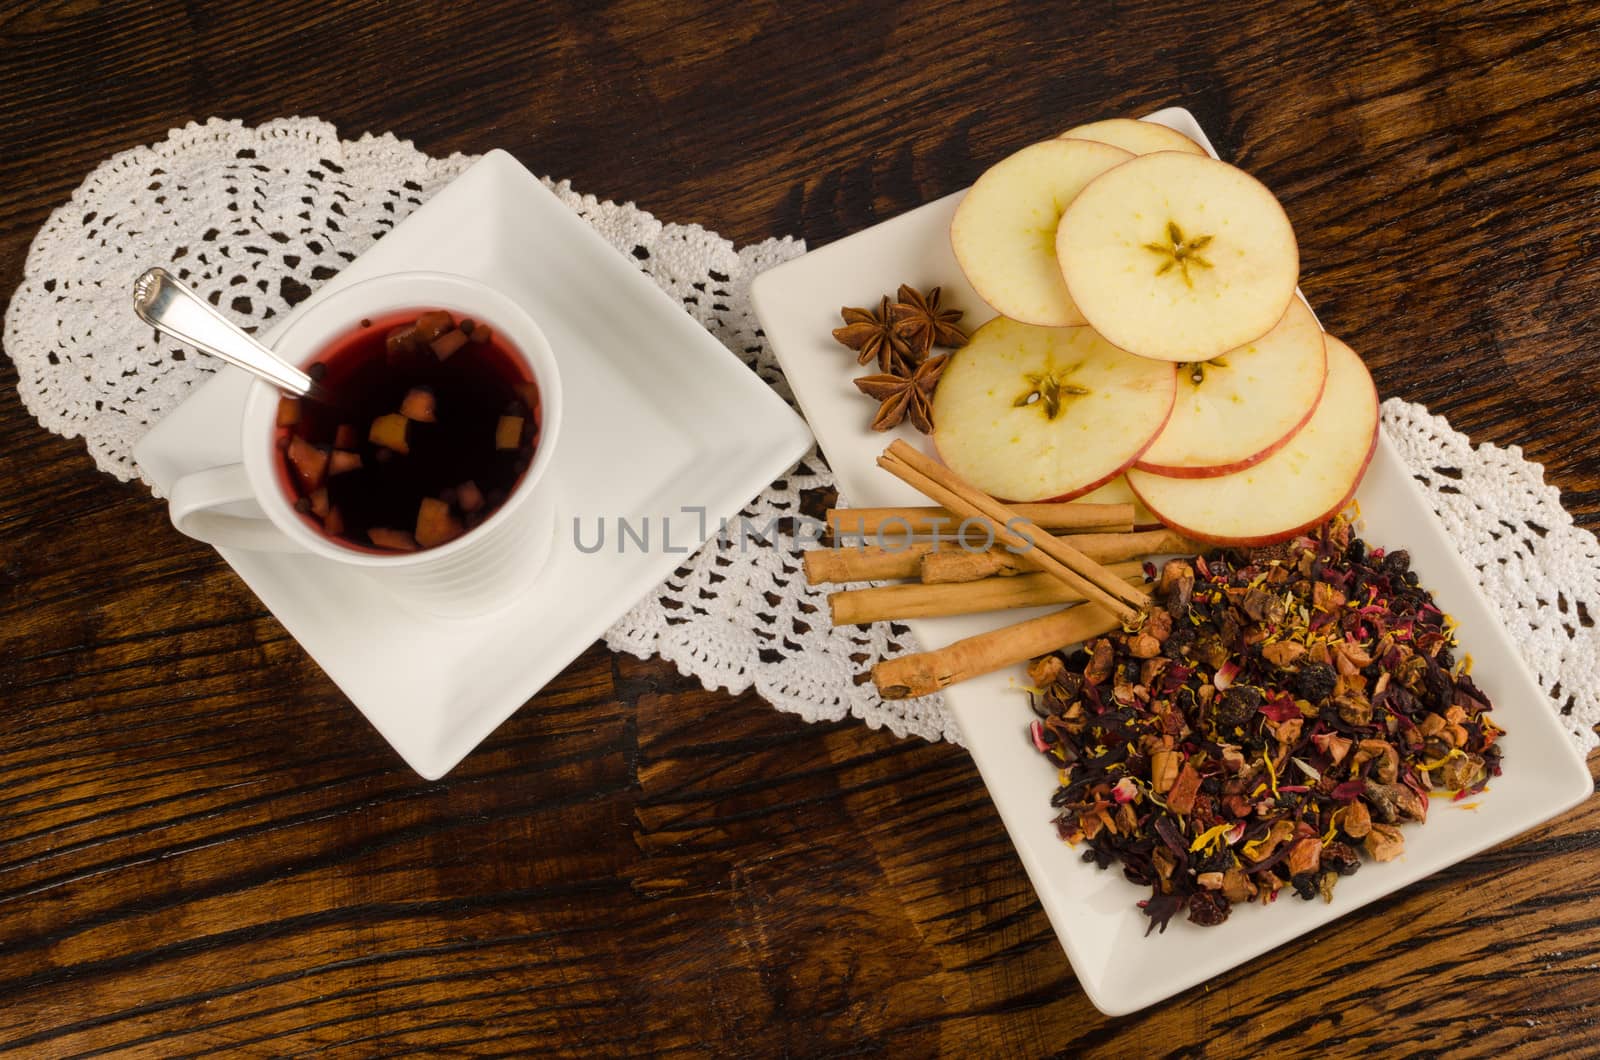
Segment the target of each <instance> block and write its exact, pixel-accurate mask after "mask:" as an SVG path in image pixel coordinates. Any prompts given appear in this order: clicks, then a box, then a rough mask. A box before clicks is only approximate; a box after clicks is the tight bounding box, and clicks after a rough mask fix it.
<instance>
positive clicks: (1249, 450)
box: [1134, 298, 1328, 478]
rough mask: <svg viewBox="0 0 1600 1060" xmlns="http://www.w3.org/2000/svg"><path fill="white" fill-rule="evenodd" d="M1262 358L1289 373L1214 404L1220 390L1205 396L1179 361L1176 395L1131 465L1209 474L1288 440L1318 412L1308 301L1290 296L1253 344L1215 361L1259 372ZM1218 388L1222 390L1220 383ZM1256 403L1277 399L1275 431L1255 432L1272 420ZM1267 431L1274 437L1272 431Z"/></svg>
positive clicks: (1319, 368) (1321, 373) (1321, 372)
mask: <svg viewBox="0 0 1600 1060" xmlns="http://www.w3.org/2000/svg"><path fill="white" fill-rule="evenodd" d="M1269 359H1270V363H1267V364H1265V365H1264V368H1265V370H1266V371H1271V370H1272V369H1274V368H1280V369H1281V368H1287V369H1288V371H1287V372H1286V373H1285V372H1281V371H1280V373H1279V374H1278V378H1277V379H1269V380H1268V381H1267V383H1265V384H1262V385H1261V389H1260V392H1259V394H1257V395H1255V396H1256V397H1257V398H1258V399H1259V401H1246V402H1244V403H1242V404H1238V405H1233V406H1224V407H1221V408H1218V407H1217V406H1216V405H1215V404H1214V401H1215V400H1216V398H1217V397H1219V396H1221V395H1217V394H1212V395H1205V394H1204V393H1203V391H1202V387H1204V386H1205V385H1206V384H1205V383H1202V384H1200V386H1196V385H1195V384H1194V383H1193V382H1191V381H1190V378H1189V374H1190V372H1191V366H1189V365H1180V366H1179V368H1178V400H1177V403H1176V404H1175V405H1174V406H1173V409H1172V418H1171V419H1170V420H1168V421H1167V425H1166V427H1165V428H1163V429H1162V432H1161V434H1160V435H1158V436H1157V437H1156V440H1155V441H1154V442H1151V443H1150V448H1149V449H1146V450H1145V451H1144V454H1143V455H1142V456H1140V457H1139V460H1138V462H1137V463H1136V464H1134V467H1136V468H1138V469H1139V470H1140V471H1148V472H1150V473H1151V474H1153V475H1166V476H1168V477H1170V478H1216V477H1217V476H1220V475H1231V474H1232V473H1234V472H1235V471H1243V470H1244V469H1245V468H1247V467H1252V466H1254V465H1256V464H1259V463H1261V461H1263V460H1265V459H1266V458H1267V457H1269V456H1271V455H1272V454H1273V453H1276V452H1277V451H1278V450H1279V449H1282V448H1283V447H1284V446H1285V445H1288V444H1289V441H1290V440H1291V439H1292V438H1293V437H1294V436H1295V434H1296V433H1297V432H1298V431H1299V430H1300V429H1301V428H1302V427H1304V426H1305V425H1306V424H1307V423H1309V422H1310V420H1311V416H1312V414H1313V413H1315V412H1316V411H1317V403H1318V402H1319V401H1321V400H1322V391H1323V388H1324V387H1325V386H1326V384H1327V380H1328V353H1327V344H1326V341H1325V337H1324V335H1323V332H1322V326H1321V325H1320V324H1318V323H1317V318H1316V315H1315V314H1314V313H1312V312H1311V309H1310V307H1309V306H1307V305H1306V304H1305V302H1303V301H1301V300H1300V299H1299V298H1295V299H1293V300H1292V301H1290V303H1289V308H1288V310H1286V311H1285V312H1284V314H1283V319H1282V320H1280V321H1279V322H1278V324H1277V326H1276V327H1274V328H1273V329H1272V330H1271V331H1269V332H1267V333H1266V334H1265V335H1263V336H1261V338H1259V339H1257V340H1256V341H1255V342H1251V343H1246V344H1245V345H1244V346H1242V347H1240V348H1239V349H1237V350H1229V351H1228V352H1227V353H1225V354H1223V355H1222V356H1220V357H1218V358H1215V361H1216V362H1224V363H1225V365H1226V366H1225V367H1223V368H1222V369H1221V371H1223V372H1227V373H1232V372H1235V371H1259V370H1261V368H1260V367H1257V362H1261V361H1269ZM1204 363H1205V364H1210V363H1212V362H1204ZM1204 370H1205V369H1204V368H1202V371H1204ZM1285 379H1286V380H1287V381H1288V384H1289V385H1284V380H1285ZM1223 393H1226V384H1224V388H1223ZM1235 400H1237V398H1235ZM1261 401H1265V402H1271V403H1274V404H1278V403H1282V405H1283V406H1284V408H1285V415H1284V416H1283V418H1282V419H1280V420H1279V423H1280V425H1281V429H1279V430H1277V431H1275V432H1273V431H1269V432H1267V433H1266V434H1263V433H1262V431H1261V427H1262V426H1264V425H1265V426H1270V424H1271V423H1272V420H1271V418H1270V417H1269V416H1267V415H1265V410H1263V408H1262V407H1261V405H1260V402H1261ZM1232 409H1237V410H1238V412H1237V414H1236V415H1237V416H1238V417H1243V418H1242V420H1241V419H1237V418H1230V417H1229V416H1228V412H1229V411H1231V410H1232ZM1208 421H1209V422H1208ZM1274 433H1275V434H1276V437H1273V436H1272V435H1273V434H1274ZM1186 450H1187V451H1188V453H1189V454H1191V455H1190V458H1189V459H1187V460H1185V459H1183V457H1184V455H1185V451H1186Z"/></svg>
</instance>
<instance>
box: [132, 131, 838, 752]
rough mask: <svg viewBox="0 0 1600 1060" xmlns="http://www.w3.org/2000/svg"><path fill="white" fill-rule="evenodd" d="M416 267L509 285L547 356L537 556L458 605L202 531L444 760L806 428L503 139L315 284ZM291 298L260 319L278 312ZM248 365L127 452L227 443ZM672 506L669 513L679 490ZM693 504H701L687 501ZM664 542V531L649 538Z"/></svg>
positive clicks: (783, 455)
mask: <svg viewBox="0 0 1600 1060" xmlns="http://www.w3.org/2000/svg"><path fill="white" fill-rule="evenodd" d="M412 269H432V270H436V271H441V272H454V273H458V274H460V275H463V276H470V277H472V278H474V279H478V280H481V281H483V282H484V283H487V284H489V285H490V286H492V287H496V288H498V289H499V290H501V291H502V292H504V293H505V294H507V295H509V296H510V297H511V298H513V299H515V300H517V301H518V302H519V303H521V304H522V305H523V306H524V307H525V308H526V309H527V310H528V312H529V314H530V315H531V316H532V317H533V318H534V319H535V320H536V321H538V322H539V326H540V327H541V328H542V329H543V330H544V333H545V335H546V336H547V337H548V338H549V340H550V345H551V347H552V348H553V349H554V351H555V355H556V360H557V362H558V363H559V364H560V367H561V381H562V385H563V387H564V397H565V400H566V403H567V408H566V416H565V422H564V423H563V426H562V436H561V437H560V438H559V439H558V440H557V450H556V453H555V456H554V457H553V459H552V461H551V465H550V469H549V471H548V472H547V477H546V479H545V481H544V483H543V484H542V485H541V486H540V488H541V489H550V490H553V491H555V493H556V497H557V504H558V529H557V534H556V544H555V549H554V551H553V552H552V554H551V557H550V561H549V563H548V564H547V565H546V566H545V568H544V570H543V571H542V572H541V573H540V574H539V575H538V577H537V578H536V579H534V580H533V581H531V582H530V583H529V585H528V589H527V593H526V594H525V595H524V597H523V598H522V599H521V600H519V601H518V602H517V603H516V604H514V605H512V606H511V607H510V608H509V609H506V610H502V611H500V612H497V613H496V614H494V615H491V616H486V617H483V618H474V619H468V620H446V619H439V618H432V617H426V616H421V615H418V614H415V613H411V612H409V611H404V610H401V609H399V608H397V607H396V606H395V605H394V603H392V602H391V601H390V599H389V598H388V596H387V595H386V594H385V593H384V592H383V591H382V590H380V589H378V588H377V587H376V586H375V585H373V584H372V583H370V582H369V581H368V580H367V579H366V578H365V577H364V576H362V575H361V574H359V573H356V572H355V571H352V570H350V569H348V568H345V567H341V566H339V565H337V564H334V563H331V562H328V561H326V560H322V559H319V558H317V557H313V556H307V555H293V554H268V553H261V552H245V551H241V550H238V549H218V552H219V553H220V554H221V555H222V558H223V559H224V560H226V561H227V562H228V565H229V566H231V567H232V568H233V569H234V570H235V571H237V572H238V574H239V576H240V577H241V578H243V579H244V581H245V584H247V585H249V586H250V588H251V589H252V590H254V592H255V593H256V595H257V596H259V597H260V598H261V602H262V603H264V604H265V605H266V606H267V608H268V609H269V610H271V611H272V613H273V614H274V615H276V616H277V617H278V620H279V621H280V622H282V623H283V625H284V627H285V628H286V629H288V631H289V632H290V633H291V634H292V635H293V636H294V637H295V639H296V640H298V641H299V642H300V643H301V645H302V646H303V647H304V648H305V649H306V651H307V652H308V653H309V654H310V655H311V657H312V658H313V659H315V660H316V661H317V663H318V664H319V665H321V667H322V668H323V670H325V671H327V674H328V676H329V677H331V678H332V679H333V681H334V683H336V684H337V685H338V686H339V687H340V688H341V689H342V690H343V691H344V693H345V694H346V695H347V696H349V697H350V699H351V700H352V701H353V702H354V703H355V705H356V707H357V708H359V709H360V711H361V712H362V713H363V714H365V715H366V717H367V719H368V720H369V721H371V722H372V724H373V725H374V726H375V727H376V728H377V729H378V731H379V732H380V733H382V734H383V737H384V738H385V739H386V740H388V741H389V742H390V743H391V744H393V745H394V748H395V750H397V751H399V752H400V755H401V757H403V758H404V759H405V760H406V762H407V763H409V764H410V765H411V767H412V768H413V769H415V770H416V771H417V772H418V773H420V774H422V775H423V776H424V777H426V778H428V779H430V780H432V779H434V778H437V777H440V776H443V775H444V774H445V773H446V772H448V771H449V770H450V769H451V768H452V767H453V766H455V764H456V763H457V762H459V761H460V760H461V759H462V758H463V757H465V756H466V754H467V753H468V752H469V751H471V750H472V748H474V747H475V746H477V745H478V743H479V742H480V741H481V740H482V739H483V738H484V737H485V736H487V735H488V734H489V733H490V732H491V731H493V730H494V728H495V727H496V726H497V725H499V724H500V723H501V722H502V721H504V720H505V719H506V718H508V717H510V715H511V713H512V712H513V711H515V710H516V709H517V708H518V707H519V706H521V705H522V704H523V703H524V702H526V701H527V700H528V698H529V697H531V696H532V695H533V694H534V693H535V692H537V691H538V690H539V689H540V688H542V687H543V686H544V684H545V683H546V682H547V681H549V680H550V679H551V678H552V677H554V676H555V675H556V674H557V673H559V672H560V671H561V670H562V668H563V667H565V666H566V665H567V664H568V663H569V662H571V661H572V660H573V659H575V658H576V657H577V656H578V654H579V653H580V652H582V651H583V650H584V649H585V648H587V647H588V646H589V645H590V644H592V643H594V641H595V639H596V638H598V637H599V636H600V635H601V634H602V633H604V632H605V630H606V629H607V628H608V627H609V626H610V625H611V624H612V623H613V622H615V621H616V620H617V619H618V618H619V617H620V616H621V615H622V614H623V613H624V612H626V611H627V610H628V608H630V607H631V606H633V604H634V603H635V602H637V601H638V600H639V599H641V598H642V597H643V596H644V595H645V594H646V593H648V592H650V590H652V589H654V588H655V587H656V586H657V585H658V584H660V582H661V581H662V579H664V578H666V577H667V576H668V575H669V574H671V573H672V571H673V570H674V569H675V568H676V566H677V565H678V564H679V563H680V562H682V561H683V560H684V559H685V558H686V553H687V552H692V551H693V550H694V548H696V547H698V546H699V545H700V544H701V543H702V542H703V541H704V540H705V536H706V535H705V534H704V533H703V532H702V530H703V528H704V529H715V528H716V527H717V526H718V525H719V520H720V518H721V517H724V516H728V517H731V516H734V515H736V514H737V513H738V511H739V510H740V508H741V507H742V506H743V505H744V504H745V503H746V502H748V501H749V500H750V498H752V497H754V496H755V495H756V494H757V493H759V492H760V491H761V490H762V489H763V488H764V487H765V486H766V485H767V484H768V483H770V482H771V481H772V480H773V479H775V478H777V477H778V476H779V475H781V474H782V473H783V472H784V471H786V470H787V469H788V468H789V467H790V466H792V465H793V464H794V462H795V461H796V460H798V459H799V458H800V457H801V456H802V455H804V453H805V451H806V449H807V448H808V447H809V446H810V444H811V434H810V432H809V431H808V430H807V429H806V426H805V424H804V422H802V421H801V419H800V417H799V416H797V415H795V413H794V412H793V411H792V410H791V409H790V408H789V407H788V406H787V405H786V404H784V402H783V400H782V399H781V398H779V397H778V396H777V394H775V393H774V392H773V391H772V389H771V388H769V387H768V386H767V385H766V384H765V383H763V382H762V381H761V380H760V379H759V378H758V377H757V376H756V374H755V373H754V372H752V371H751V370H750V369H748V368H747V367H745V365H743V364H742V363H740V361H739V359H738V358H737V357H735V356H734V355H733V354H732V353H730V352H729V351H728V350H727V349H726V348H724V347H723V346H722V344H721V343H719V342H718V341H717V340H716V339H715V338H713V337H712V336H711V335H710V333H708V332H707V331H706V330H705V329H704V328H702V327H700V325H699V324H697V323H695V321H694V320H693V319H692V318H691V317H690V316H689V315H688V314H687V313H685V312H684V311H683V307H682V306H679V305H678V304H677V303H676V302H674V301H673V300H672V299H671V298H669V297H668V296H667V295H666V294H665V293H663V292H662V291H661V289H660V288H658V287H657V286H656V285H655V284H654V283H653V282H652V281H651V280H650V278H649V277H647V276H645V275H644V274H643V273H642V272H640V271H639V270H638V269H637V268H635V267H634V265H633V264H632V263H631V262H629V261H628V260H627V259H625V258H624V257H623V256H622V255H621V254H619V253H617V252H616V250H614V249H613V248H612V247H611V246H609V245H608V244H607V243H606V242H605V240H603V239H602V238H601V237H600V236H599V235H598V234H597V233H596V232H595V231H594V230H593V229H592V228H590V227H589V225H588V224H587V223H585V222H584V221H583V220H582V219H580V218H579V217H577V216H576V215H575V214H574V213H573V212H572V211H571V210H569V209H568V208H567V207H566V206H564V205H562V203H561V201H560V200H559V199H557V198H556V197H555V196H554V195H553V194H551V193H550V191H549V190H547V189H546V188H545V187H544V185H542V184H540V183H539V181H538V180H536V179H535V178H534V177H533V175H532V174H530V173H529V172H528V171H527V170H526V169H524V168H523V167H522V166H521V165H520V164H519V163H518V162H517V161H516V159H514V158H512V157H511V156H510V155H508V154H506V153H505V152H504V151H492V152H490V153H489V154H488V155H485V156H484V157H483V158H482V159H481V160H480V161H478V162H477V163H476V164H474V165H473V166H472V168H471V169H469V170H467V171H466V172H465V173H463V174H462V175H461V176H460V177H458V178H457V179H456V180H455V181H453V182H452V183H451V184H450V185H449V187H447V188H445V189H444V190H443V191H441V192H440V193H439V194H438V195H436V196H435V197H434V198H433V199H432V200H430V201H429V202H428V203H426V204H425V205H423V206H422V207H421V208H419V209H418V210H417V211H416V212H415V213H413V214H412V215H411V216H410V217H408V218H406V220H405V221H403V222H402V223H401V224H399V225H398V226H396V228H395V229H394V231H392V232H390V233H389V234H388V235H387V236H385V237H384V238H383V239H382V240H381V241H379V242H378V243H377V245H375V246H374V247H372V249H370V250H368V251H367V252H366V253H365V254H363V255H361V257H360V258H358V259H357V260H356V261H354V262H353V263H351V265H350V266H349V268H347V269H345V270H344V271H343V272H341V273H340V274H339V275H338V276H336V277H334V278H333V279H331V280H329V281H328V282H327V283H326V284H324V285H323V286H322V287H321V288H320V289H319V290H318V291H317V293H316V295H314V296H313V297H312V298H311V299H310V300H308V302H307V303H306V305H310V304H312V303H314V302H315V301H316V300H317V299H319V298H323V297H326V296H327V295H328V294H329V293H330V292H333V291H336V290H338V289H339V288H341V287H345V286H347V285H349V284H352V283H355V282H357V281H358V280H364V279H367V278H369V277H372V276H378V275H382V274H384V273H389V272H399V271H405V270H412ZM304 308H305V306H301V307H300V308H299V309H298V310H297V311H296V314H290V315H289V316H288V317H286V318H285V319H284V320H282V321H280V322H279V323H278V325H277V327H276V328H275V329H274V330H273V331H272V332H271V333H269V334H268V335H267V336H266V339H267V341H268V342H269V344H270V342H271V341H272V339H273V338H275V337H276V335H277V332H278V331H279V330H281V329H282V328H283V327H284V326H286V324H287V323H288V321H289V320H292V319H293V318H294V316H295V315H297V314H298V312H300V311H303V310H304ZM249 384H250V380H249V377H248V376H246V375H245V374H244V373H243V372H240V371H239V370H237V369H234V368H227V369H224V370H223V371H221V372H219V373H218V374H217V377H216V378H214V379H212V380H210V381H209V382H207V383H206V384H205V386H203V387H201V388H200V389H199V390H197V391H196V392H195V394H194V395H193V396H192V397H190V398H189V399H188V400H187V401H185V402H184V403H183V405H181V406H180V407H179V408H177V409H176V410H174V411H173V412H172V414H171V415H169V416H168V417H166V418H165V419H163V420H162V421H161V422H160V423H159V424H157V425H156V426H155V427H154V428H153V429H152V430H151V431H150V432H149V433H148V434H147V435H145V437H144V438H143V439H142V440H141V441H140V443H139V445H138V446H137V447H136V448H135V450H134V455H135V457H136V459H137V460H138V462H139V466H140V467H141V468H142V469H143V470H144V472H145V474H146V475H148V476H149V477H150V479H151V480H152V481H153V482H155V484H156V485H157V486H158V487H159V488H160V489H161V490H162V492H163V493H165V492H166V491H168V490H169V489H170V488H171V485H172V483H173V481H174V480H176V479H177V478H178V477H179V476H181V475H184V474H187V473H189V472H191V471H197V470H201V469H203V468H207V467H215V466H218V465H221V464H227V463H232V462H234V461H236V460H238V459H239V442H240V438H239V416H240V411H241V408H242V405H243V402H244V395H245V391H246V390H247V389H248V387H249ZM685 508H687V509H690V511H688V512H685V511H684V509H685ZM694 509H704V518H702V517H701V516H700V515H699V514H698V513H697V512H695V511H694ZM618 517H623V518H627V519H629V520H631V521H632V523H633V525H635V526H638V525H639V520H640V519H647V520H649V524H650V526H651V529H652V531H653V532H654V534H655V537H654V542H655V544H656V546H657V547H655V548H649V549H634V548H629V549H628V550H626V551H618V550H617V549H615V548H612V547H610V546H608V547H606V548H603V549H601V550H599V551H596V552H592V553H585V552H583V551H580V550H579V549H578V548H577V547H576V545H575V542H574V521H581V525H582V527H583V540H584V541H585V542H586V543H588V542H592V541H593V540H594V539H595V534H596V533H597V530H596V526H597V523H598V521H600V520H604V521H605V522H606V524H607V525H608V527H609V528H610V530H611V533H612V536H613V538H614V536H615V535H614V530H615V522H614V520H616V519H617V518H618ZM668 541H670V542H671V546H672V547H671V549H670V550H668V549H667V548H665V547H664V546H665V544H666V542H668Z"/></svg>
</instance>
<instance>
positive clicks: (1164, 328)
mask: <svg viewBox="0 0 1600 1060" xmlns="http://www.w3.org/2000/svg"><path fill="white" fill-rule="evenodd" d="M1178 236H1181V237H1182V240H1183V241H1184V243H1185V244H1186V245H1187V244H1189V243H1190V242H1192V241H1201V242H1200V243H1199V245H1196V246H1192V247H1188V249H1187V253H1189V254H1193V255H1197V256H1198V258H1199V259H1200V261H1199V262H1198V263H1197V264H1195V265H1194V266H1192V267H1190V266H1188V265H1187V264H1185V265H1184V267H1182V268H1176V267H1174V265H1175V264H1176V262H1177V258H1176V256H1174V257H1172V258H1164V257H1163V255H1162V253H1161V248H1162V245H1163V244H1167V243H1170V242H1171V241H1172V240H1173V239H1174V238H1176V237H1178ZM1056 259H1057V262H1058V264H1059V266H1060V269H1061V275H1062V279H1063V281H1064V282H1065V284H1066V287H1067V290H1068V292H1069V293H1070V295H1071V297H1072V299H1073V304H1074V305H1075V306H1076V307H1077V308H1078V311H1079V312H1080V313H1082V314H1083V317H1084V319H1085V320H1086V321H1087V322H1088V323H1089V325H1090V326H1091V327H1093V328H1094V329H1095V330H1096V331H1098V332H1099V333H1100V334H1101V335H1103V336H1105V337H1106V339H1107V340H1108V341H1110V342H1111V343H1112V344H1113V345H1116V346H1119V347H1121V348H1122V349H1124V350H1127V351H1128V352H1129V353H1133V354H1137V355H1139V356H1141V357H1150V358H1154V359H1157V360H1166V361H1179V362H1188V361H1208V360H1210V359H1211V358H1213V357H1216V356H1218V355H1220V354H1223V353H1226V352H1227V351H1228V350H1231V349H1235V348H1237V347H1239V346H1243V345H1244V344H1245V343H1247V342H1253V341H1254V340H1256V339H1258V338H1260V337H1261V336H1263V335H1265V334H1266V333H1267V332H1269V331H1271V330H1272V328H1273V326H1274V325H1275V324H1277V322H1278V321H1279V320H1280V319H1282V317H1283V314H1284V311H1285V310H1287V309H1288V308H1289V301H1290V299H1292V298H1293V297H1294V292H1295V284H1296V283H1297V282H1298V279H1299V274H1300V251H1299V246H1298V244H1297V243H1296V242H1295V237H1294V228H1293V226H1292V225H1291V224H1290V223H1289V217H1288V215H1287V214H1285V213H1284V211H1283V207H1282V205H1280V204H1279V202H1278V200H1277V199H1276V198H1275V197H1274V196H1273V194H1272V192H1271V191H1270V190H1268V189H1267V187H1266V186H1265V185H1264V184H1262V183H1261V182H1260V181H1258V180H1256V179H1255V178H1254V177H1252V176H1251V175H1250V174H1248V173H1246V172H1244V170H1242V169H1238V168H1236V167H1234V166H1230V165H1228V164H1227V163H1226V162H1218V161H1217V160H1215V159H1213V158H1211V157H1209V156H1198V155H1188V154H1182V153H1179V152H1177V151H1158V152H1156V153H1155V154H1149V155H1141V156H1139V157H1137V158H1134V159H1132V160H1130V161H1128V162H1125V163H1123V164H1122V165H1120V166H1117V167H1115V168H1114V169H1111V170H1108V171H1106V172H1105V173H1103V174H1101V175H1100V176H1099V177H1097V178H1096V179H1094V180H1092V181H1090V182H1089V184H1088V186H1087V187H1085V188H1084V189H1083V190H1082V191H1081V192H1080V193H1079V194H1078V195H1077V196H1076V197H1074V198H1073V200H1072V202H1071V203H1069V204H1068V205H1067V209H1066V210H1065V211H1063V213H1062V216H1061V224H1060V225H1059V226H1058V228H1057V231H1056ZM1187 260H1189V259H1188V258H1185V261H1187Z"/></svg>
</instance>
